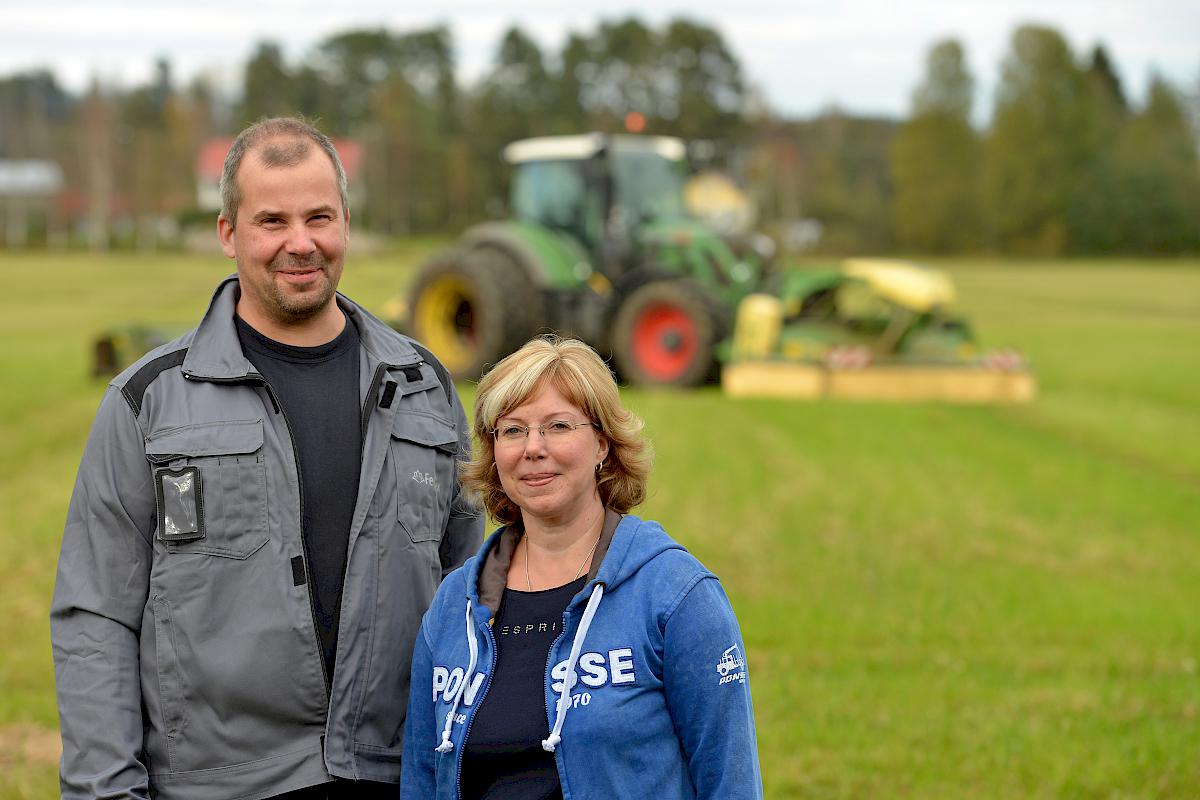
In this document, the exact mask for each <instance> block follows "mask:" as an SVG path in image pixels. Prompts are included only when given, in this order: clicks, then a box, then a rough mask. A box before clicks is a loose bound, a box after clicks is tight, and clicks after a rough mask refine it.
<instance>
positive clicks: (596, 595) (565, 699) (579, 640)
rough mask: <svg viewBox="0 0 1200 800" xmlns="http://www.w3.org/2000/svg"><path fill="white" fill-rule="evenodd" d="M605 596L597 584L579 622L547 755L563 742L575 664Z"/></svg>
mask: <svg viewBox="0 0 1200 800" xmlns="http://www.w3.org/2000/svg"><path fill="white" fill-rule="evenodd" d="M603 596H604V584H603V583H597V584H596V588H595V589H593V590H592V596H591V597H589V598H588V604H587V608H585V609H584V610H583V619H581V620H580V621H579V630H577V631H576V632H575V640H574V641H573V642H571V655H570V656H569V657H568V658H567V672H566V675H565V676H563V682H562V692H561V693H560V694H559V696H558V712H557V714H556V715H555V717H554V729H553V730H552V731H550V736H549V737H548V738H546V739H543V740H542V749H543V750H545V751H546V752H547V753H553V752H554V748H555V747H558V745H559V743H560V742H562V735H561V734H562V729H563V723H564V722H566V719H567V709H568V708H570V707H571V687H572V686H573V679H574V677H575V664H577V663H578V662H579V651H580V650H582V649H583V639H584V637H585V636H587V632H588V628H589V627H591V624H592V617H594V616H596V607H597V606H599V605H600V598H602V597H603ZM472 646H473V644H472ZM474 658H475V656H474V655H473V654H472V656H471V659H472V660H471V663H475V662H474Z"/></svg>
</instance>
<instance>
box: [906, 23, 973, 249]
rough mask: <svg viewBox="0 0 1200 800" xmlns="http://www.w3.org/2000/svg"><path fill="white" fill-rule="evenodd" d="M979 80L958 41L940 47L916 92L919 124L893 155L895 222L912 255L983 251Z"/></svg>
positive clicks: (914, 121) (909, 125) (912, 123)
mask: <svg viewBox="0 0 1200 800" xmlns="http://www.w3.org/2000/svg"><path fill="white" fill-rule="evenodd" d="M973 89H974V80H973V79H972V77H971V75H970V73H969V72H968V71H967V68H966V64H965V63H964V58H963V50H962V47H961V46H960V45H959V44H958V42H956V41H952V40H951V41H945V42H941V43H939V44H937V45H935V46H934V47H933V48H932V49H931V50H930V51H929V56H928V58H927V60H926V75H925V79H924V81H923V82H922V84H921V85H920V86H918V87H917V89H916V91H915V92H913V114H912V117H911V118H910V119H909V120H908V122H906V123H905V124H904V125H903V126H902V127H901V128H900V132H899V133H898V134H897V136H896V140H895V142H893V144H892V149H891V175H892V182H893V185H894V187H895V199H894V201H893V205H892V212H893V220H894V222H895V226H896V235H897V238H898V241H899V244H900V245H901V246H902V247H904V248H906V249H909V250H915V251H919V252H927V253H937V252H949V251H961V250H966V249H969V248H971V247H975V246H977V245H978V244H979V236H980V207H979V206H980V195H979V191H980V189H979V180H980V145H979V140H978V137H977V136H976V134H975V131H974V130H973V129H972V128H971V123H970V114H971V99H972V93H973Z"/></svg>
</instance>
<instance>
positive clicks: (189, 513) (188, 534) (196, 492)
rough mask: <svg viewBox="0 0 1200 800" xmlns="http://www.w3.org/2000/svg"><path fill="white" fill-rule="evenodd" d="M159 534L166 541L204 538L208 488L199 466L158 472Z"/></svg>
mask: <svg viewBox="0 0 1200 800" xmlns="http://www.w3.org/2000/svg"><path fill="white" fill-rule="evenodd" d="M154 492H155V494H156V495H157V499H158V537H159V538H160V539H162V540H163V541H164V542H194V541H196V540H197V539H203V538H204V487H203V484H202V483H201V481H200V469H199V468H198V467H183V468H182V469H167V468H159V469H156V470H155V471H154Z"/></svg>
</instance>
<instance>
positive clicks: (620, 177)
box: [613, 152, 685, 220]
mask: <svg viewBox="0 0 1200 800" xmlns="http://www.w3.org/2000/svg"><path fill="white" fill-rule="evenodd" d="M613 169H614V172H615V174H616V175H615V177H616V184H617V186H616V190H617V198H616V199H617V205H619V206H621V207H622V208H624V209H625V210H626V212H627V213H630V214H632V215H633V216H634V217H635V218H640V219H643V220H653V219H674V218H679V217H682V216H685V213H684V210H683V180H684V174H683V172H684V170H683V165H682V164H681V163H679V162H677V161H671V160H669V159H666V158H663V157H662V156H660V155H658V154H657V153H654V152H642V153H639V152H618V153H616V156H615V158H613Z"/></svg>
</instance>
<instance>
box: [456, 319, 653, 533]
mask: <svg viewBox="0 0 1200 800" xmlns="http://www.w3.org/2000/svg"><path fill="white" fill-rule="evenodd" d="M546 386H552V387H554V388H555V389H556V390H557V391H558V392H559V393H560V394H561V395H562V396H563V397H564V398H566V399H567V400H569V401H570V402H571V403H572V404H573V405H575V406H577V407H578V408H579V409H580V410H581V411H583V413H584V414H586V415H587V417H588V419H589V420H590V421H591V422H592V423H594V424H595V425H596V426H597V427H598V428H599V429H600V432H601V433H602V434H604V437H605V438H606V439H607V440H608V455H607V456H606V457H605V459H604V463H603V464H602V465H601V468H600V471H599V473H598V474H597V475H596V486H597V489H598V490H599V492H600V500H601V502H602V503H603V504H604V506H605V508H611V509H612V510H614V511H616V512H617V513H620V514H624V513H625V512H627V511H629V510H630V509H631V508H633V507H635V506H637V505H638V504H640V503H641V502H642V500H644V499H645V497H646V478H647V477H648V476H649V474H650V464H651V461H652V460H653V456H652V454H651V451H650V446H649V443H648V442H647V441H646V440H645V438H644V437H643V436H642V426H643V423H642V421H641V420H640V419H638V417H637V416H636V415H635V414H634V413H633V412H632V411H630V410H629V409H627V408H625V406H624V405H623V404H622V403H621V395H620V394H619V393H618V392H617V383H616V381H615V380H613V375H612V372H611V371H610V370H609V368H608V366H607V365H605V363H604V361H603V360H602V359H601V358H600V356H598V355H597V354H596V351H595V350H593V349H592V348H590V347H588V346H587V345H586V344H584V343H583V342H580V341H578V340H576V339H560V338H558V337H556V336H541V337H538V338H536V339H531V340H530V341H528V342H526V343H525V345H524V346H522V347H521V349H520V350H517V351H516V352H515V353H513V354H512V355H510V356H508V357H506V358H504V359H501V361H500V362H499V363H498V364H496V366H494V367H492V369H491V370H489V371H488V373H487V374H486V375H485V376H484V377H483V380H481V381H480V382H479V391H478V392H477V393H476V395H475V414H474V418H475V426H474V434H475V452H474V457H473V458H472V459H471V460H470V461H468V462H466V463H464V464H463V465H462V467H461V469H460V476H461V478H462V483H463V486H464V488H466V489H467V490H468V491H471V492H473V493H475V494H476V495H478V497H479V499H480V500H481V501H482V503H483V506H484V508H486V509H487V512H488V514H489V515H490V516H491V518H492V519H494V520H495V521H496V522H498V523H500V524H502V525H510V524H512V523H514V522H516V521H517V520H518V519H520V516H521V510H520V509H519V508H518V507H517V505H516V504H515V503H513V501H512V500H510V499H509V497H508V495H507V494H505V492H504V487H503V486H502V485H501V483H500V473H499V472H498V471H497V470H496V450H495V446H496V440H495V438H494V436H493V434H492V431H493V430H494V429H495V427H496V421H497V420H499V419H500V418H501V417H502V416H504V415H505V414H507V413H508V412H510V411H512V410H513V409H514V408H516V407H518V406H520V405H522V404H524V403H525V402H526V401H527V400H529V399H530V398H531V397H533V396H534V395H535V394H537V393H538V392H539V391H541V390H542V388H543V387H546Z"/></svg>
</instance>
